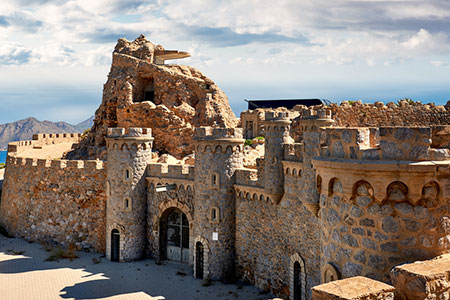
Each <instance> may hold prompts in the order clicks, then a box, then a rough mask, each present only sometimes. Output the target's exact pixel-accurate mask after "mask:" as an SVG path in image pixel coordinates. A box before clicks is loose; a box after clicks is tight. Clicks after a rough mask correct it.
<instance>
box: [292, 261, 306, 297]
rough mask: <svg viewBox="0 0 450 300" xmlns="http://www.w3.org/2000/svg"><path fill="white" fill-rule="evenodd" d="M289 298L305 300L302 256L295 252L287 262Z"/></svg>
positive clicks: (304, 271)
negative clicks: (288, 262)
mask: <svg viewBox="0 0 450 300" xmlns="http://www.w3.org/2000/svg"><path fill="white" fill-rule="evenodd" d="M289 291H290V292H289V294H290V297H289V298H290V300H306V270H305V262H304V261H303V258H302V257H301V256H300V255H299V254H298V253H295V254H294V255H292V256H291V258H290V264H289Z"/></svg>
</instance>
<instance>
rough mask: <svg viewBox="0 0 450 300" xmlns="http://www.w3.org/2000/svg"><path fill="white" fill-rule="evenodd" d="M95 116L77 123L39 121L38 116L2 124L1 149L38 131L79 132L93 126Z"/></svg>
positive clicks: (0, 130)
mask: <svg viewBox="0 0 450 300" xmlns="http://www.w3.org/2000/svg"><path fill="white" fill-rule="evenodd" d="M93 120H94V117H90V118H89V119H87V120H86V121H83V122H81V123H79V124H77V125H71V124H69V123H66V122H50V121H39V120H37V119H36V118H32V117H30V118H26V119H24V120H20V121H16V122H12V123H6V124H1V125H0V149H6V148H7V146H8V143H10V142H14V141H22V140H30V139H31V138H32V137H33V134H36V133H77V132H83V131H84V130H86V129H88V128H91V127H92V125H93V124H94V122H93Z"/></svg>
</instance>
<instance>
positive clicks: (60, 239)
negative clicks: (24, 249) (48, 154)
mask: <svg viewBox="0 0 450 300" xmlns="http://www.w3.org/2000/svg"><path fill="white" fill-rule="evenodd" d="M40 136H42V138H41V137H39V136H38V137H36V139H35V140H33V141H31V143H30V141H27V142H17V143H13V145H11V146H13V147H9V148H8V149H9V150H10V151H9V152H8V157H7V162H6V164H7V167H6V172H5V181H4V186H3V193H2V201H1V204H0V206H1V207H0V222H1V224H2V226H3V227H4V228H6V230H7V231H8V232H9V233H10V234H12V235H14V236H19V237H24V238H25V239H27V240H30V241H42V242H55V243H58V244H61V245H64V246H68V245H69V244H71V245H74V246H75V247H76V248H77V249H84V250H95V251H98V252H103V251H105V243H104V241H105V213H106V212H105V205H106V192H105V189H106V186H105V183H106V169H105V168H106V164H105V163H104V162H102V161H69V160H50V159H36V158H26V157H20V153H21V147H29V146H32V147H33V145H36V144H35V143H34V142H36V143H40V144H39V145H40V146H42V147H43V149H42V150H37V151H45V145H46V144H54V143H58V142H61V143H65V142H67V141H68V140H69V141H77V140H78V138H79V136H78V135H75V136H71V137H68V136H66V137H64V134H58V135H52V137H54V138H50V136H48V137H44V135H40ZM14 146H17V147H14ZM11 150H17V151H16V152H13V151H11ZM74 178H76V180H74ZM49 207H51V208H52V209H49Z"/></svg>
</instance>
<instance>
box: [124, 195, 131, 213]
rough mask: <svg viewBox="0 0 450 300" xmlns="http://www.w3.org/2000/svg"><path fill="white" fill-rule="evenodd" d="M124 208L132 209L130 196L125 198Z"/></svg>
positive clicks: (126, 209)
mask: <svg viewBox="0 0 450 300" xmlns="http://www.w3.org/2000/svg"><path fill="white" fill-rule="evenodd" d="M123 210H125V211H131V210H132V207H131V199H130V198H128V197H127V198H125V199H123Z"/></svg>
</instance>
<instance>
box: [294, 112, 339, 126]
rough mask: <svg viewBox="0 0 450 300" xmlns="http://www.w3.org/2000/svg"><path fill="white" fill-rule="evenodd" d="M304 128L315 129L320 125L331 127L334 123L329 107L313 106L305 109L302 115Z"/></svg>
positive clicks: (301, 120) (301, 122)
mask: <svg viewBox="0 0 450 300" xmlns="http://www.w3.org/2000/svg"><path fill="white" fill-rule="evenodd" d="M300 124H301V126H302V127H303V130H314V129H317V128H319V127H329V126H331V125H333V124H334V120H333V119H332V114H331V110H330V109H329V108H311V109H307V110H304V111H303V113H302V115H301V117H300Z"/></svg>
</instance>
